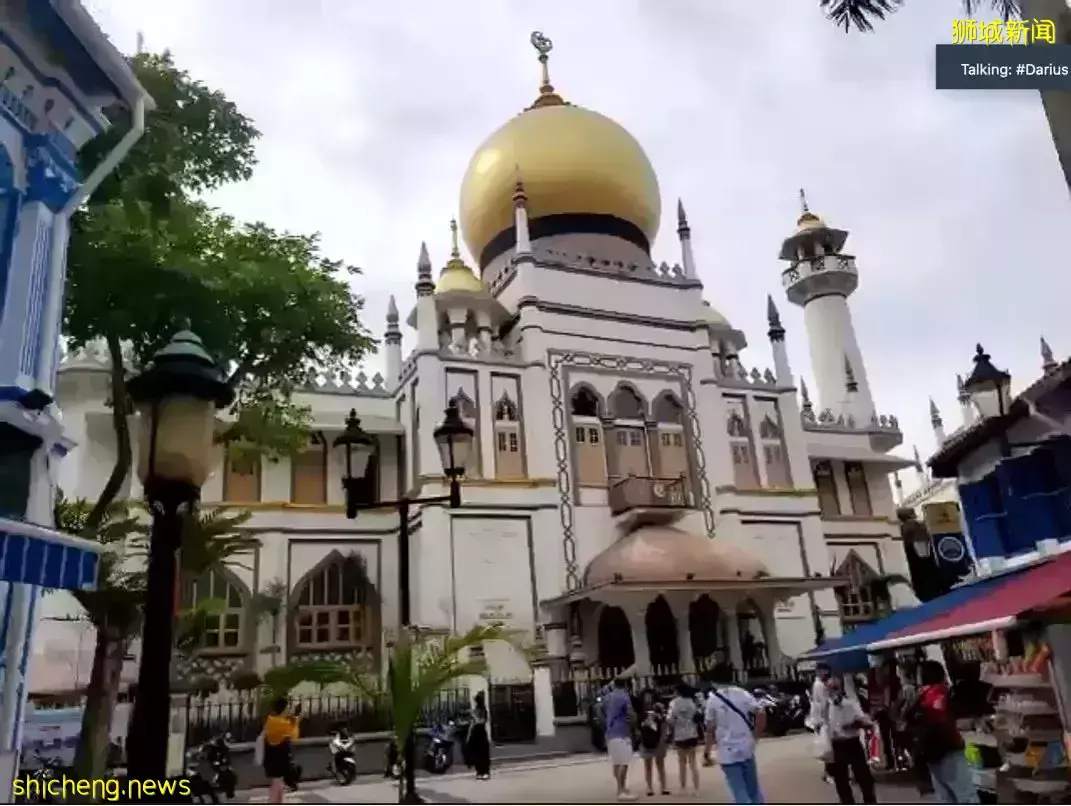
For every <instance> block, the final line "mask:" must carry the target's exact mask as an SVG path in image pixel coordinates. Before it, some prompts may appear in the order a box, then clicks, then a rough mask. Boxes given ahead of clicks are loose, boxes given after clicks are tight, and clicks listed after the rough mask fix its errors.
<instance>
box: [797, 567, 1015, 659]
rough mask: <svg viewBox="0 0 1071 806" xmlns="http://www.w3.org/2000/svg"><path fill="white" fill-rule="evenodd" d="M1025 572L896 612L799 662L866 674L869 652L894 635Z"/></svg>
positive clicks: (985, 581) (965, 587) (981, 582)
mask: <svg viewBox="0 0 1071 806" xmlns="http://www.w3.org/2000/svg"><path fill="white" fill-rule="evenodd" d="M1023 573H1025V571H1017V572H1013V573H1011V574H1004V575H1001V576H995V577H990V578H987V579H982V580H979V581H978V582H974V583H972V584H970V585H963V586H961V587H958V588H953V589H952V590H950V591H949V592H948V593H946V594H945V595H944V596H938V597H937V598H936V599H931V600H930V601H928V602H923V603H922V604H920V605H917V606H916V607H906V608H903V609H900V610H894V611H893V612H892V614H891V615H889V616H887V617H885V618H883V619H881V620H880V621H874V622H871V623H870V624H863V625H860V626H859V627H856V628H855V629H854V630H852V631H851V632H849V633H846V634H845V635H842V636H840V637H839V638H833V639H830V640H829V641H826V642H825V643H822V644H819V645H818V646H816V647H815V648H814V649H812V650H811V651H809V652H807V653H805V654H803V655H801V656H800V658H799V661H800V662H801V663H805V662H808V661H809V662H815V661H821V662H822V663H825V664H827V665H828V666H829V667H830V669H832V670H833V671H834V672H838V673H848V672H865V671H866V670H867V669H868V668H869V666H870V661H869V658H868V652H869V650H871V649H873V648H874V646H875V645H876V644H877V643H878V642H881V641H883V640H885V639H886V638H888V637H889V636H890V635H892V634H893V633H896V632H899V631H902V630H908V629H911V628H912V627H913V626H914V625H917V624H922V623H923V622H925V621H927V620H929V619H932V618H936V617H937V616H939V615H941V614H944V613H946V612H948V611H950V610H956V609H958V608H961V607H963V606H964V605H965V604H967V603H968V602H972V601H977V600H980V599H983V598H985V597H987V596H988V595H989V594H990V593H992V592H993V591H994V590H995V589H996V588H998V587H1000V586H1001V585H1004V584H1006V583H1007V582H1008V581H1009V580H1010V579H1013V578H1016V577H1018V576H1019V575H1021V574H1023Z"/></svg>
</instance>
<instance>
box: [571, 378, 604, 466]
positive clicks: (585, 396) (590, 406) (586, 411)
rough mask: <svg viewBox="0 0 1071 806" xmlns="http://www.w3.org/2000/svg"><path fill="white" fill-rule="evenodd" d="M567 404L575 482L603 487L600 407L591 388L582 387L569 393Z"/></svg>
mask: <svg viewBox="0 0 1071 806" xmlns="http://www.w3.org/2000/svg"><path fill="white" fill-rule="evenodd" d="M569 405H570V411H571V413H572V415H573V456H574V457H575V458H576V474H577V483H578V484H585V485H589V486H600V485H603V484H606V453H605V451H604V450H603V444H602V443H603V439H602V423H601V422H600V421H599V419H598V418H599V413H600V412H601V410H602V404H601V402H600V401H599V398H598V396H597V395H596V394H595V393H594V392H593V391H592V390H591V389H589V388H587V387H586V386H581V387H579V388H577V389H576V390H575V391H574V392H573V393H572V396H571V397H570V401H569Z"/></svg>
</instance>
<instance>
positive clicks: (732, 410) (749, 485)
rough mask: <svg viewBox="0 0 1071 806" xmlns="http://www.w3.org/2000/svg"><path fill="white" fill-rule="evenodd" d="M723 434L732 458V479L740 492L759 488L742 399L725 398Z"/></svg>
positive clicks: (753, 447)
mask: <svg viewBox="0 0 1071 806" xmlns="http://www.w3.org/2000/svg"><path fill="white" fill-rule="evenodd" d="M725 433H726V434H727V435H728V437H729V451H730V453H731V454H732V457H733V478H734V480H735V482H736V486H737V488H739V489H741V490H749V489H755V488H756V487H758V486H759V474H758V469H757V468H756V466H755V445H754V442H753V441H752V438H751V423H750V422H749V421H748V413H747V405H746V404H745V403H744V400H743V398H726V400H725Z"/></svg>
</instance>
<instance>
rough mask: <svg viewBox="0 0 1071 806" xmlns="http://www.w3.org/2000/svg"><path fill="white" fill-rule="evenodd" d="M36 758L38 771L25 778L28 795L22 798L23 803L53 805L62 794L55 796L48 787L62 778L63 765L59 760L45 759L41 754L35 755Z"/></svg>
mask: <svg viewBox="0 0 1071 806" xmlns="http://www.w3.org/2000/svg"><path fill="white" fill-rule="evenodd" d="M34 756H35V757H36V758H37V769H35V770H34V771H33V772H31V773H29V774H28V775H26V776H25V778H26V789H25V792H26V794H25V796H24V797H23V798H22V802H23V803H53V802H54V800H53V798H54V797H57V796H61V795H62V793H56V795H53V794H52V793H51V792H49V791H48V785H49V783H51V782H52V781H55V780H56V779H57V778H61V777H62V775H63V773H62V769H63V765H62V764H61V763H60V760H59V759H57V758H45V757H44V756H42V755H41V754H40V753H34ZM57 789H59V787H57Z"/></svg>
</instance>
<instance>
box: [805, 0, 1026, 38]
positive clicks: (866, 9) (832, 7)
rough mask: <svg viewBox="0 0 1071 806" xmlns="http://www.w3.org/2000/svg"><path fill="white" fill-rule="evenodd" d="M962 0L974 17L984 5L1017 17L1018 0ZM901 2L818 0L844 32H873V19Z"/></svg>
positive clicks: (882, 0) (885, 13)
mask: <svg viewBox="0 0 1071 806" xmlns="http://www.w3.org/2000/svg"><path fill="white" fill-rule="evenodd" d="M962 2H963V10H964V13H966V14H967V16H973V15H974V14H975V13H977V12H978V10H979V9H980V8H981V7H982V6H985V5H988V6H989V7H990V8H992V9H993V10H994V11H995V12H996V13H997V14H999V15H1000V16H1001V17H1002V18H1003V19H1005V20H1007V19H1008V18H1010V17H1018V16H1019V13H1020V4H1019V3H1020V0H962ZM903 4H904V0H819V5H820V6H821V7H822V8H823V9H824V10H825V12H826V14H827V15H828V16H829V18H830V19H831V20H833V21H834V22H835V23H836V24H837V25H839V26H841V27H842V28H843V29H844V30H845V31H848V30H851V29H852V28H855V29H857V30H859V31H872V30H874V23H875V22H876V21H881V20H884V19H885V18H886V17H887V16H888V15H889V14H892V13H893V12H894V11H896V10H897V9H898V8H900V7H901V6H902V5H903Z"/></svg>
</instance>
